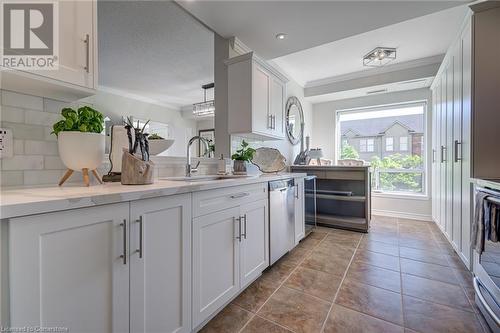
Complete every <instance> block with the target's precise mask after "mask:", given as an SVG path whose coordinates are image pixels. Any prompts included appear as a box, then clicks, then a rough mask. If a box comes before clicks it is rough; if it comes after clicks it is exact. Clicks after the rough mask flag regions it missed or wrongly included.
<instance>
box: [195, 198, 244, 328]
mask: <svg viewBox="0 0 500 333" xmlns="http://www.w3.org/2000/svg"><path fill="white" fill-rule="evenodd" d="M239 216H240V209H239V207H234V208H229V209H226V210H223V211H219V212H216V213H212V214H209V215H205V216H200V217H197V218H195V219H193V306H192V308H193V327H196V326H198V325H199V324H201V323H202V322H203V321H204V320H205V319H207V318H208V317H209V316H210V315H211V314H212V313H214V311H216V310H217V309H218V308H220V307H221V306H222V305H224V304H226V303H227V302H228V301H229V300H230V299H231V298H232V297H233V296H235V295H236V294H237V293H238V291H239V289H240V269H239V267H240V242H241V241H240V240H239V238H240V235H241V228H239V223H238V217H239Z"/></svg>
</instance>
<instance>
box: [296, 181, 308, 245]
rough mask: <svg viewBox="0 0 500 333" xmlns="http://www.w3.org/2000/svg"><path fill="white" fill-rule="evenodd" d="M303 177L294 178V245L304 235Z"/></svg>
mask: <svg viewBox="0 0 500 333" xmlns="http://www.w3.org/2000/svg"><path fill="white" fill-rule="evenodd" d="M304 196H305V192H304V178H295V245H297V244H298V243H299V242H300V240H301V239H302V238H304V236H305V227H306V225H305V216H304V211H305V197H304Z"/></svg>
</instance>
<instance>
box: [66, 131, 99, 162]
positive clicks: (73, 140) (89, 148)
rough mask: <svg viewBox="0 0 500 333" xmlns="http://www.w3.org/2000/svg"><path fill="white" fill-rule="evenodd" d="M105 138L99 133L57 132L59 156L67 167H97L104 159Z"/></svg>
mask: <svg viewBox="0 0 500 333" xmlns="http://www.w3.org/2000/svg"><path fill="white" fill-rule="evenodd" d="M105 138H106V137H105V136H104V135H102V134H101V133H86V132H78V131H68V132H59V135H58V137H57V145H58V147H59V156H60V157H61V160H62V162H63V163H64V165H66V167H67V168H68V169H71V170H77V171H81V170H82V169H89V170H94V169H97V168H98V167H99V166H100V165H101V164H102V161H103V159H104V147H105Z"/></svg>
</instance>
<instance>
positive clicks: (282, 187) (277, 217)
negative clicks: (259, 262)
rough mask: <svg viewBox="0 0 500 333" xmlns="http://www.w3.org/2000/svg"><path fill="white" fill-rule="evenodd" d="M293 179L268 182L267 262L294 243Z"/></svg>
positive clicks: (276, 258)
mask: <svg viewBox="0 0 500 333" xmlns="http://www.w3.org/2000/svg"><path fill="white" fill-rule="evenodd" d="M294 185H295V184H294V181H293V179H287V180H278V181H273V182H269V249H270V251H269V263H270V265H272V264H274V263H275V262H276V261H277V260H278V259H279V258H281V257H282V256H283V255H285V254H286V253H287V252H288V251H290V250H291V249H292V248H293V245H294V228H295V186H294Z"/></svg>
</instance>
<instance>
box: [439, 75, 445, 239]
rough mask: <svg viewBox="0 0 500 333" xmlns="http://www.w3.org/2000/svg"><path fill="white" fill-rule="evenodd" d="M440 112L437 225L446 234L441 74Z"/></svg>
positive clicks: (443, 88)
mask: <svg viewBox="0 0 500 333" xmlns="http://www.w3.org/2000/svg"><path fill="white" fill-rule="evenodd" d="M440 87H441V103H440V105H441V110H440V114H439V116H440V117H439V119H440V124H439V125H440V140H439V143H440V156H439V159H440V166H439V182H440V186H439V190H440V191H439V192H440V193H439V198H440V207H439V225H440V227H441V230H443V232H445V233H446V186H447V182H446V149H447V147H446V134H447V132H446V110H447V107H446V75H444V74H443V76H442V78H441V85H440Z"/></svg>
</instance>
